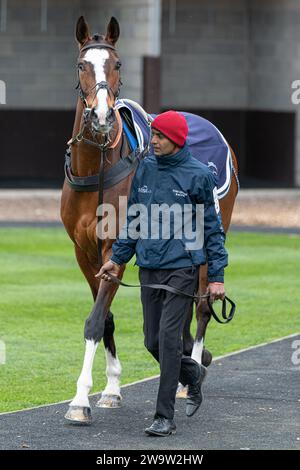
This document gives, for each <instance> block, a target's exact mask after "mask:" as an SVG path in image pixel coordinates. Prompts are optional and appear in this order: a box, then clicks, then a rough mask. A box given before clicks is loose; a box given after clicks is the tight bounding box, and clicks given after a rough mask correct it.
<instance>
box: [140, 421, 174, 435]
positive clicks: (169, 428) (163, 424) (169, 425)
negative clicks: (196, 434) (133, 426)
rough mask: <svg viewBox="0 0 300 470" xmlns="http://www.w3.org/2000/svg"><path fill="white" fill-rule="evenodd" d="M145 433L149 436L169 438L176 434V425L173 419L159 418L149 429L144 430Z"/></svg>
mask: <svg viewBox="0 0 300 470" xmlns="http://www.w3.org/2000/svg"><path fill="white" fill-rule="evenodd" d="M145 433H146V434H148V435H149V436H162V437H165V436H170V435H171V434H176V425H175V423H174V421H173V419H167V418H162V417H161V416H159V417H157V418H155V419H154V421H153V423H152V424H151V426H150V428H147V429H145Z"/></svg>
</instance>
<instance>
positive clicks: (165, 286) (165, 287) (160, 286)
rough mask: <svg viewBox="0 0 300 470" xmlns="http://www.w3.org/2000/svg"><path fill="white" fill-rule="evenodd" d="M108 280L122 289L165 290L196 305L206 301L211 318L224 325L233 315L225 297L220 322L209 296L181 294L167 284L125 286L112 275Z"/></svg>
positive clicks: (231, 307) (233, 309)
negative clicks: (203, 300) (228, 309)
mask: <svg viewBox="0 0 300 470" xmlns="http://www.w3.org/2000/svg"><path fill="white" fill-rule="evenodd" d="M109 277H110V279H111V281H112V282H114V283H115V284H118V285H119V286H123V287H148V288H150V289H161V290H165V291H167V292H171V293H172V294H176V295H180V296H181V297H188V298H190V299H193V301H194V302H196V304H197V303H198V302H199V301H201V300H202V299H206V300H207V305H208V307H209V310H210V313H211V315H212V316H213V318H214V319H215V320H216V322H218V323H221V324H224V323H229V322H230V321H231V320H232V319H233V316H234V314H235V308H236V305H235V303H234V302H233V300H231V299H229V297H227V296H225V298H224V299H223V300H222V317H223V319H224V321H222V320H220V318H219V317H218V315H217V314H216V312H215V311H214V309H213V306H212V302H211V301H210V298H209V295H208V294H203V295H197V294H194V295H192V294H188V293H187V292H183V291H181V290H179V289H177V288H176V287H173V286H169V285H168V284H126V283H125V282H122V281H121V280H120V279H119V278H117V277H116V276H113V275H112V274H110V275H109ZM226 301H227V302H228V303H229V304H230V312H229V315H227V313H226Z"/></svg>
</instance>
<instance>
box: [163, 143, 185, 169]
mask: <svg viewBox="0 0 300 470" xmlns="http://www.w3.org/2000/svg"><path fill="white" fill-rule="evenodd" d="M155 158H156V160H157V163H158V166H161V167H167V166H176V165H181V164H182V163H184V162H186V161H187V160H188V159H189V158H190V152H189V150H188V146H187V144H185V145H184V147H182V149H180V150H179V152H177V153H174V155H163V156H161V157H158V156H156V155H155Z"/></svg>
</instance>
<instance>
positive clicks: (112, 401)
mask: <svg viewBox="0 0 300 470" xmlns="http://www.w3.org/2000/svg"><path fill="white" fill-rule="evenodd" d="M121 401H122V397H121V396H120V395H102V396H101V398H100V400H99V401H97V403H96V406H97V408H120V407H121Z"/></svg>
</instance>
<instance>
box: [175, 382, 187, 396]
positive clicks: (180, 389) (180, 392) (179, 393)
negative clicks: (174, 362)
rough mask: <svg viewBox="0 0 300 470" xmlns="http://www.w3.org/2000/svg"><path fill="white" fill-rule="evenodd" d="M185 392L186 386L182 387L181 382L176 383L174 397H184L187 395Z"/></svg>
mask: <svg viewBox="0 0 300 470" xmlns="http://www.w3.org/2000/svg"><path fill="white" fill-rule="evenodd" d="M187 393H188V388H187V387H184V385H182V384H178V387H177V392H176V398H183V399H185V398H186V397H187Z"/></svg>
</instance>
